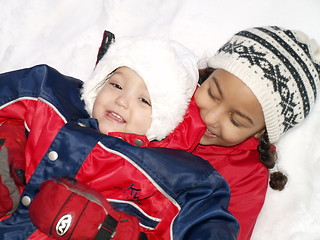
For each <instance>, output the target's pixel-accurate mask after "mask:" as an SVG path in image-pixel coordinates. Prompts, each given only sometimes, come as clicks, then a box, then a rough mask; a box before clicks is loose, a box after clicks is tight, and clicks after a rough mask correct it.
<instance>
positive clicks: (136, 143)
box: [133, 139, 143, 147]
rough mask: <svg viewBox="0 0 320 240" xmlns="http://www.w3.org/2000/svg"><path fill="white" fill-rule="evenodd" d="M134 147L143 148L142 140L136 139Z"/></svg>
mask: <svg viewBox="0 0 320 240" xmlns="http://www.w3.org/2000/svg"><path fill="white" fill-rule="evenodd" d="M133 143H134V145H136V146H137V147H141V146H142V145H143V142H142V141H141V140H140V139H136V140H134V141H133Z"/></svg>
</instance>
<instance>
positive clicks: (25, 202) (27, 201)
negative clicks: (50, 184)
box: [21, 196, 31, 207]
mask: <svg viewBox="0 0 320 240" xmlns="http://www.w3.org/2000/svg"><path fill="white" fill-rule="evenodd" d="M21 203H22V204H23V206H26V207H27V206H29V205H30V203H31V198H30V197H28V196H24V197H23V198H22V199H21Z"/></svg>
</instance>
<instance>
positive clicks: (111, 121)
mask: <svg viewBox="0 0 320 240" xmlns="http://www.w3.org/2000/svg"><path fill="white" fill-rule="evenodd" d="M130 77H131V78H132V79H130ZM134 79H135V80H134ZM137 79H138V80H137ZM139 79H140V84H141V85H140V86H138V85H137V86H134V84H135V83H134V81H136V82H138V81H139ZM197 81H198V70H197V62H196V59H195V56H194V55H193V53H192V52H191V51H189V50H188V49H186V48H185V47H183V46H182V45H180V44H179V43H177V42H175V41H170V40H159V39H148V38H144V39H143V38H137V37H133V38H132V37H131V38H129V37H128V38H119V39H117V40H116V41H115V42H114V43H112V44H111V46H110V47H109V49H108V51H107V53H106V54H105V56H104V57H103V58H102V59H101V60H100V61H99V62H98V64H97V66H96V68H95V70H94V72H93V75H92V77H91V78H90V79H89V80H87V81H85V83H84V87H83V91H82V98H83V99H84V101H85V104H86V110H87V112H88V113H89V114H90V115H91V116H92V117H93V118H97V120H98V122H99V129H100V131H102V132H103V133H106V134H108V133H109V132H126V133H135V134H140V135H146V136H147V138H148V140H149V141H153V140H158V141H159V140H162V139H164V138H165V137H166V136H167V135H168V134H169V133H170V132H172V131H173V130H174V128H175V127H176V126H177V125H178V124H179V123H180V122H181V121H182V120H183V116H184V114H185V112H186V109H187V107H188V104H189V102H190V99H191V96H192V95H193V92H194V90H195V88H196V84H197ZM130 84H132V85H130ZM116 89H117V90H116ZM113 90H116V91H114V92H116V93H115V95H114V96H113V97H115V98H117V99H113V100H112V101H114V103H115V106H110V105H109V106H107V102H106V101H107V100H106V99H108V98H110V97H111V93H110V91H111V92H112V91H113ZM135 90H136V91H135ZM132 91H135V92H134V93H133V94H132ZM123 94H127V97H124V98H121V99H120V97H121V96H122V95H123ZM132 95H134V96H133V97H134V98H130V97H131V96H132ZM104 98H105V99H104ZM139 98H140V99H139ZM142 98H143V99H142ZM136 100H138V101H139V104H136V105H135V103H136V102H137V101H136ZM110 104H113V103H110ZM121 104H122V105H123V106H120V105H121ZM140 106H142V107H140ZM123 109H125V110H123ZM140 111H141V112H140ZM143 114H145V115H143ZM131 118H132V119H131ZM130 121H131V122H130ZM141 127H142V128H143V129H140V128H141ZM135 128H137V129H135Z"/></svg>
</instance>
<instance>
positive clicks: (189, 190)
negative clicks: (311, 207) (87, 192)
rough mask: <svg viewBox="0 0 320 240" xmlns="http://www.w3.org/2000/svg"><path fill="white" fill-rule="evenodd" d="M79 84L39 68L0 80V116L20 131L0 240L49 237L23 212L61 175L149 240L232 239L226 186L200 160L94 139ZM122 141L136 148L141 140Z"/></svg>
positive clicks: (233, 232) (108, 138)
mask: <svg viewBox="0 0 320 240" xmlns="http://www.w3.org/2000/svg"><path fill="white" fill-rule="evenodd" d="M81 86H82V82H81V81H79V80H76V79H74V78H71V77H67V76H64V75H62V74H60V73H59V72H57V71H56V70H54V69H52V68H50V67H48V66H45V65H40V66H36V67H33V68H30V69H22V70H18V71H14V72H10V73H4V74H1V75H0V118H1V119H5V118H10V119H21V120H23V121H24V125H25V128H26V129H27V131H28V136H27V144H26V151H25V160H26V179H27V185H26V186H25V187H24V189H23V192H22V198H21V203H20V205H19V208H18V209H17V210H16V211H15V212H14V213H13V214H12V215H11V216H10V217H9V218H7V219H5V220H2V221H1V222H0V238H1V239H37V240H39V239H49V237H47V236H46V235H44V234H42V233H41V232H40V231H38V230H37V229H36V228H35V226H34V225H33V224H32V223H31V221H30V217H29V214H28V206H29V204H30V201H32V199H33V198H34V196H35V195H36V194H37V193H38V191H39V186H40V184H41V183H42V182H43V181H45V180H47V179H50V178H52V177H66V176H67V177H72V178H76V179H77V180H79V181H81V182H84V183H86V184H88V185H89V186H90V187H92V188H94V189H96V190H98V191H99V192H100V193H102V194H103V195H104V196H105V197H106V198H107V199H108V201H109V202H110V203H112V205H113V207H114V208H115V209H117V210H122V211H124V212H126V213H129V214H132V215H135V216H137V217H139V219H140V226H141V231H143V232H145V233H147V235H148V236H149V238H150V239H152V237H158V238H159V239H160V238H163V239H235V236H236V235H237V232H238V223H237V221H236V220H235V218H234V217H233V216H232V215H231V214H230V213H229V212H227V211H226V209H227V207H228V203H229V197H230V196H229V187H228V184H227V183H226V181H225V180H224V178H223V177H221V175H220V174H219V173H218V172H217V171H215V170H214V169H213V168H212V167H211V165H210V164H209V163H208V162H207V161H204V160H202V159H201V158H199V157H196V156H194V155H191V154H189V153H187V152H184V151H178V150H174V149H167V148H145V147H137V146H134V145H131V144H129V143H127V142H125V141H123V140H121V139H119V138H116V137H111V136H106V135H104V134H101V133H100V132H99V131H98V130H97V129H98V128H97V123H96V121H95V120H94V119H90V118H88V117H89V116H88V114H87V113H86V112H85V110H84V105H83V102H82V101H81V100H80V88H81ZM115 135H117V134H115ZM120 135H121V134H119V135H118V136H120ZM128 135H129V137H126V139H131V140H132V141H133V143H137V144H138V145H141V144H140V143H141V140H142V141H143V139H144V138H143V137H142V136H135V135H132V134H127V136H128ZM139 137H140V139H139ZM137 139H139V141H135V140H137ZM149 144H151V143H149ZM142 145H143V144H142Z"/></svg>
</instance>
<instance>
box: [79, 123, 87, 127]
mask: <svg viewBox="0 0 320 240" xmlns="http://www.w3.org/2000/svg"><path fill="white" fill-rule="evenodd" d="M78 125H79V126H80V127H86V125H85V124H84V123H81V122H79V123H78Z"/></svg>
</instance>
